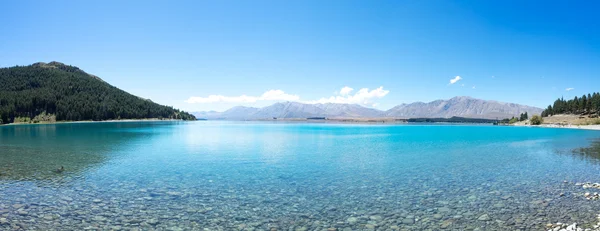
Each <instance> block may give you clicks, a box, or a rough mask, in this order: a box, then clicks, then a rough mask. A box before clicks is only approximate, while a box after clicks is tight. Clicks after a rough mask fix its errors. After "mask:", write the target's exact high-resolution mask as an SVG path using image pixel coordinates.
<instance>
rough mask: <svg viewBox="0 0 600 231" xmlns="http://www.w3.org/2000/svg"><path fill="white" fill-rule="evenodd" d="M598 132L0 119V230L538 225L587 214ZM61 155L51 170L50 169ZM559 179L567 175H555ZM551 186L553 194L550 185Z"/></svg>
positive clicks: (594, 210)
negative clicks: (15, 122)
mask: <svg viewBox="0 0 600 231" xmlns="http://www.w3.org/2000/svg"><path fill="white" fill-rule="evenodd" d="M598 138H600V132H598V131H584V130H569V129H544V128H525V127H498V126H456V125H448V126H443V125H434V126H430V125H399V126H377V125H331V124H293V123H292V124H284V123H259V122H256V123H242V122H121V123H78V124H57V125H21V126H3V127H0V195H1V198H0V230H3V229H12V228H15V229H18V228H22V229H31V230H81V229H84V228H87V229H99V230H110V229H123V230H129V229H142V230H203V229H208V230H271V229H273V228H275V229H277V230H327V229H328V228H337V230H373V229H375V230H394V229H400V230H440V229H447V230H543V226H544V225H545V224H546V223H556V222H578V223H590V224H591V223H596V222H597V220H596V216H597V214H598V211H600V202H596V201H588V200H586V199H585V198H583V196H582V194H583V193H584V192H593V190H590V189H586V190H584V189H582V188H581V186H576V185H575V182H588V181H590V182H598V181H600V171H599V170H600V165H599V164H598V163H599V162H598V160H596V159H593V158H589V157H588V156H586V155H578V154H574V153H573V152H572V150H573V149H575V148H578V147H585V146H587V145H589V144H590V141H591V140H593V139H598ZM60 166H64V167H65V169H66V170H65V172H63V173H60V174H58V173H55V172H53V170H54V169H56V168H58V167H60ZM564 181H567V182H568V183H564ZM561 194H563V196H561Z"/></svg>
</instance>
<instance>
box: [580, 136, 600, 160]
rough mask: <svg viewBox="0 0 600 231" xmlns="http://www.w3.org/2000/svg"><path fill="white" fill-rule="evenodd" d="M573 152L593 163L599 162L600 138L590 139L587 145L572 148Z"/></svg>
mask: <svg viewBox="0 0 600 231" xmlns="http://www.w3.org/2000/svg"><path fill="white" fill-rule="evenodd" d="M573 153H575V154H577V155H581V157H583V158H585V159H587V160H589V161H592V162H594V163H600V139H595V140H592V141H591V142H590V145H589V146H587V147H580V148H576V149H574V150H573Z"/></svg>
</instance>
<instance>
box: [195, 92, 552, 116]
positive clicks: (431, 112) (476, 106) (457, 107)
mask: <svg viewBox="0 0 600 231" xmlns="http://www.w3.org/2000/svg"><path fill="white" fill-rule="evenodd" d="M525 112H527V113H528V114H529V115H534V114H540V113H541V112H542V109H541V108H537V107H531V106H526V105H520V104H514V103H504V102H498V101H493V100H482V99H475V98H471V97H467V96H458V97H454V98H451V99H448V100H435V101H432V102H429V103H423V102H415V103H410V104H400V105H398V106H395V107H393V108H391V109H389V110H387V111H382V110H377V109H373V108H367V107H363V106H360V105H357V104H337V103H325V104H305V103H299V102H279V103H275V104H273V105H270V106H266V107H263V108H256V107H244V106H236V107H233V108H231V109H229V110H226V111H224V112H216V111H206V112H195V113H192V114H194V115H195V116H196V117H197V118H204V119H213V120H215V119H221V120H260V119H272V118H282V119H291V118H308V117H327V118H383V117H388V118H404V119H408V118H450V117H454V116H457V117H465V118H484V119H496V118H499V119H504V118H511V117H513V116H519V115H520V114H521V113H525Z"/></svg>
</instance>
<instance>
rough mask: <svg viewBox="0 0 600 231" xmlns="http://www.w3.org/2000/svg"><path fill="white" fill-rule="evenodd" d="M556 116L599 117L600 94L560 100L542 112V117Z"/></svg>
mask: <svg viewBox="0 0 600 231" xmlns="http://www.w3.org/2000/svg"><path fill="white" fill-rule="evenodd" d="M556 114H575V115H594V114H595V115H600V94H599V93H593V94H587V95H583V96H581V97H577V96H576V97H575V98H574V99H571V100H564V99H563V98H560V99H557V100H556V101H554V104H553V105H549V106H548V108H546V110H544V111H543V112H542V116H543V117H547V116H552V115H556Z"/></svg>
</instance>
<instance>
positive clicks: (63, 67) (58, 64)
mask: <svg viewBox="0 0 600 231" xmlns="http://www.w3.org/2000/svg"><path fill="white" fill-rule="evenodd" d="M31 66H32V67H41V68H54V69H59V70H62V71H66V72H74V73H82V74H86V75H88V76H90V77H93V78H95V79H97V80H100V81H102V82H104V80H102V79H101V78H100V77H98V76H95V75H92V74H89V73H87V72H85V71H83V70H81V69H80V68H79V67H76V66H71V65H67V64H64V63H61V62H57V61H52V62H49V63H45V62H37V63H34V64H31Z"/></svg>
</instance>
